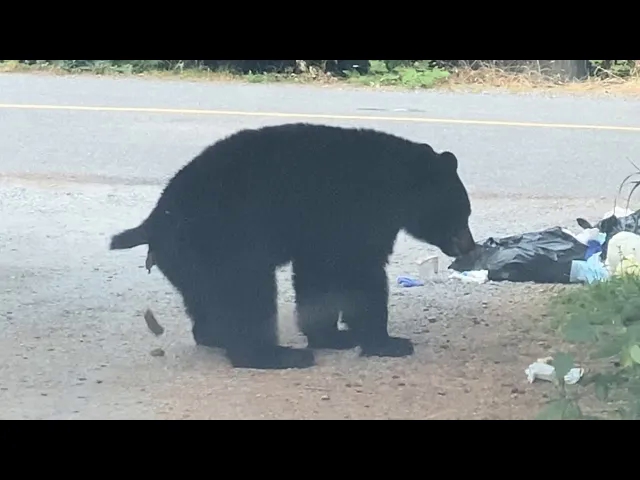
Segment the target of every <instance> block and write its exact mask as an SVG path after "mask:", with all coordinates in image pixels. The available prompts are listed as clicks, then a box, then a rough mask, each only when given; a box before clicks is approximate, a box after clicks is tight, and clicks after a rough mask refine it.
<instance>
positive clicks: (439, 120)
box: [0, 103, 640, 132]
mask: <svg viewBox="0 0 640 480" xmlns="http://www.w3.org/2000/svg"><path fill="white" fill-rule="evenodd" d="M0 109H20V110H63V111H85V112H130V113H164V114H177V115H212V116H216V115H217V116H237V117H266V118H292V119H324V120H364V121H382V122H406V123H443V124H453V125H487V126H499V127H525V128H565V129H580V130H610V131H619V132H640V127H633V126H622V125H620V126H618V125H584V124H572V123H538V122H511V121H499V120H464V119H453V118H426V117H401V116H391V115H387V116H384V115H331V114H317V113H283V112H243V111H234V110H205V109H189V108H145V107H100V106H79V105H28V104H11V103H0Z"/></svg>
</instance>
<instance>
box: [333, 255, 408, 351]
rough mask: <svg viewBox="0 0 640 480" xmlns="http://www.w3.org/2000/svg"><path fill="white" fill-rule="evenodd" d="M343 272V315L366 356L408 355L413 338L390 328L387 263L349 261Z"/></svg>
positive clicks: (341, 274) (341, 280)
mask: <svg viewBox="0 0 640 480" xmlns="http://www.w3.org/2000/svg"><path fill="white" fill-rule="evenodd" d="M341 270H342V271H341V272H340V276H339V279H340V282H341V285H342V296H341V298H342V317H343V320H344V322H345V323H346V324H347V325H348V326H349V329H350V330H352V331H353V333H354V335H355V336H356V339H357V341H358V343H359V345H360V348H361V355H363V356H378V357H406V356H409V355H412V354H413V352H414V349H413V344H412V342H411V340H409V339H407V338H400V337H391V336H389V334H388V331H387V323H388V315H389V314H388V298H389V287H388V279H387V274H386V271H385V268H384V264H382V265H377V264H375V263H373V264H368V263H367V262H357V261H356V262H349V264H347V265H343V266H342V268H341Z"/></svg>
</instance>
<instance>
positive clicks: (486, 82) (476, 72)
mask: <svg viewBox="0 0 640 480" xmlns="http://www.w3.org/2000/svg"><path fill="white" fill-rule="evenodd" d="M636 65H637V67H636V69H635V71H634V72H633V73H632V75H631V76H630V77H625V78H622V77H618V76H616V75H615V74H614V73H613V72H604V73H606V74H607V76H608V78H600V77H591V78H589V79H587V80H582V81H563V80H561V79H560V78H559V77H557V76H551V75H548V74H545V73H544V72H541V71H540V70H536V69H535V68H531V69H526V70H521V71H518V72H513V71H508V70H505V69H502V68H499V67H496V66H483V67H481V68H477V69H474V68H471V67H467V68H460V69H458V70H457V71H455V72H454V73H452V75H451V76H450V77H449V78H448V79H447V81H446V82H444V83H443V84H442V85H441V87H442V88H445V89H449V90H454V91H460V90H466V91H487V90H506V91H510V92H518V93H524V92H532V91H545V92H550V91H557V92H559V93H560V92H562V93H573V94H613V95H631V96H637V95H640V61H638V62H637V64H636Z"/></svg>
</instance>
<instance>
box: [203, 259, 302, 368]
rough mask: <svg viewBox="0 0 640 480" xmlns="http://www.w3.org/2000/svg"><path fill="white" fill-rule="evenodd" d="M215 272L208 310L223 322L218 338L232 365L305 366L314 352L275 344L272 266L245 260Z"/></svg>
mask: <svg viewBox="0 0 640 480" xmlns="http://www.w3.org/2000/svg"><path fill="white" fill-rule="evenodd" d="M224 270H226V271H220V270H218V271H217V272H216V274H215V278H216V281H215V285H214V287H215V288H214V290H215V292H211V293H214V294H212V295H210V296H209V297H208V302H209V308H210V311H212V312H215V315H216V316H218V319H217V320H216V321H217V322H220V323H221V325H223V328H222V330H223V331H224V335H223V337H222V338H221V342H222V345H221V346H222V347H223V348H224V349H225V351H226V356H227V358H228V359H229V361H230V362H231V364H232V365H233V366H234V367H240V368H257V369H284V368H307V367H311V366H313V365H314V363H315V362H314V355H313V352H311V351H309V350H305V349H296V348H290V347H282V346H279V345H278V317H277V316H278V311H277V284H276V277H275V270H274V268H271V267H269V266H257V265H256V264H255V263H253V264H252V263H249V262H247V263H246V267H245V268H243V266H242V265H235V266H234V267H230V268H229V269H224Z"/></svg>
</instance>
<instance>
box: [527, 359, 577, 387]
mask: <svg viewBox="0 0 640 480" xmlns="http://www.w3.org/2000/svg"><path fill="white" fill-rule="evenodd" d="M524 373H526V374H527V380H529V383H533V382H535V381H536V379H539V380H545V381H547V382H555V380H556V369H555V368H554V366H553V365H549V364H548V363H545V362H544V361H543V360H538V361H537V362H535V363H532V364H531V365H529V367H528V368H527V369H526V370H525V371H524ZM583 375H584V368H572V369H571V370H569V373H567V374H566V375H565V376H564V383H566V384H567V385H575V384H576V383H578V382H579V381H580V379H581V378H582V376H583Z"/></svg>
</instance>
